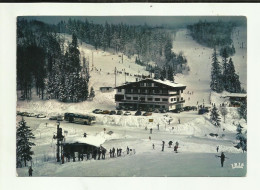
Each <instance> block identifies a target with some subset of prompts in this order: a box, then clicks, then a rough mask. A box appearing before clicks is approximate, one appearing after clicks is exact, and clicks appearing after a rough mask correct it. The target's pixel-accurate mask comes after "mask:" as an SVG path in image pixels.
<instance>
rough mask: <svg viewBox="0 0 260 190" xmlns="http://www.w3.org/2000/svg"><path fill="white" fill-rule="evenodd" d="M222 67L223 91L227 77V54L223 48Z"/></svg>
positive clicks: (225, 87)
mask: <svg viewBox="0 0 260 190" xmlns="http://www.w3.org/2000/svg"><path fill="white" fill-rule="evenodd" d="M221 56H222V67H223V77H222V80H223V87H224V89H227V76H228V73H227V72H228V70H227V65H228V62H227V61H228V53H227V49H226V48H224V50H223V52H222V54H221Z"/></svg>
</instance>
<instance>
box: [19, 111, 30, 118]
mask: <svg viewBox="0 0 260 190" xmlns="http://www.w3.org/2000/svg"><path fill="white" fill-rule="evenodd" d="M28 115H29V113H28V112H22V113H21V116H26V117H27V116H28Z"/></svg>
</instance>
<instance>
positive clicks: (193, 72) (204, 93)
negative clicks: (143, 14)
mask: <svg viewBox="0 0 260 190" xmlns="http://www.w3.org/2000/svg"><path fill="white" fill-rule="evenodd" d="M173 51H174V52H175V53H179V52H181V51H182V52H183V54H184V56H185V57H186V58H187V61H188V66H189V67H190V72H189V74H185V75H182V74H177V76H176V77H175V81H176V82H177V83H182V84H184V85H187V88H186V90H185V91H184V98H185V105H197V102H198V104H199V105H200V104H203V102H204V103H205V104H209V103H210V70H211V54H212V52H213V50H212V49H210V48H207V47H204V46H202V45H200V44H198V43H197V42H195V41H194V40H193V39H192V37H191V36H189V35H187V30H186V29H182V30H179V31H178V32H177V33H176V36H175V40H174V41H173ZM188 92H189V93H192V92H193V94H192V95H190V94H188Z"/></svg>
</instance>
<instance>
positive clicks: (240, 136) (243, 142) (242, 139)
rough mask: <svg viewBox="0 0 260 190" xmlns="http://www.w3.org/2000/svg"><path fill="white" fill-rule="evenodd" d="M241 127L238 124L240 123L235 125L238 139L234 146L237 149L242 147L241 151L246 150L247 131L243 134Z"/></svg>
mask: <svg viewBox="0 0 260 190" xmlns="http://www.w3.org/2000/svg"><path fill="white" fill-rule="evenodd" d="M242 130H243V127H242V126H241V125H240V123H239V124H238V125H237V129H236V131H237V134H236V139H237V140H238V141H239V142H238V144H237V145H236V146H235V147H236V148H237V149H240V148H241V149H242V150H243V152H244V151H247V137H246V135H247V132H245V133H244V134H243V133H242Z"/></svg>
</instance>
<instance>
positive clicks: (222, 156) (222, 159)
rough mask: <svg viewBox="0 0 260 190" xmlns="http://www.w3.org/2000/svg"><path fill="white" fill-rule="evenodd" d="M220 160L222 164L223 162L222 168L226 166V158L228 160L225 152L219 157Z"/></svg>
mask: <svg viewBox="0 0 260 190" xmlns="http://www.w3.org/2000/svg"><path fill="white" fill-rule="evenodd" d="M217 157H219V158H220V162H221V167H223V166H224V162H225V158H227V157H226V156H225V154H224V152H221V155H220V156H217Z"/></svg>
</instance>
